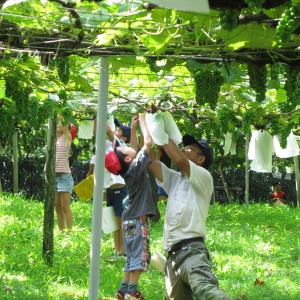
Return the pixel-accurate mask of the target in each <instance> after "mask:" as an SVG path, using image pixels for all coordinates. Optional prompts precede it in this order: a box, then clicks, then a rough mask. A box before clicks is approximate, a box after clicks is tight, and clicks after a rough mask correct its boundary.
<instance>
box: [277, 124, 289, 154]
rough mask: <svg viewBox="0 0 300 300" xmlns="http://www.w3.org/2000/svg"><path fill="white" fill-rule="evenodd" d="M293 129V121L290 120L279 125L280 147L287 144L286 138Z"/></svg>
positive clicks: (284, 146)
mask: <svg viewBox="0 0 300 300" xmlns="http://www.w3.org/2000/svg"><path fill="white" fill-rule="evenodd" d="M292 129H293V123H292V122H288V123H286V124H285V125H283V124H282V125H281V126H280V130H279V134H278V135H279V137H280V138H279V143H280V146H281V148H283V149H285V148H286V146H287V138H288V136H289V135H290V133H291V130H292Z"/></svg>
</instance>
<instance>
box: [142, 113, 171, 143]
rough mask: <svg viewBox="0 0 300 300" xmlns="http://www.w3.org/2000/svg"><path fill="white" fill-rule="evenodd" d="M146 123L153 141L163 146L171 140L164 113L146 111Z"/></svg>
mask: <svg viewBox="0 0 300 300" xmlns="http://www.w3.org/2000/svg"><path fill="white" fill-rule="evenodd" d="M146 124H147V127H148V130H149V133H150V135H151V137H152V140H153V142H154V143H155V144H156V145H159V146H162V145H165V144H167V143H168V142H169V136H168V134H167V133H166V130H165V118H164V115H163V113H161V112H157V113H154V114H151V113H146Z"/></svg>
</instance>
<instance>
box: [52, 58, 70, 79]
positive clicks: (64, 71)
mask: <svg viewBox="0 0 300 300" xmlns="http://www.w3.org/2000/svg"><path fill="white" fill-rule="evenodd" d="M55 64H56V68H57V74H58V77H59V79H60V81H61V82H62V83H64V84H67V83H68V82H69V78H70V63H69V57H68V56H57V57H56V59H55Z"/></svg>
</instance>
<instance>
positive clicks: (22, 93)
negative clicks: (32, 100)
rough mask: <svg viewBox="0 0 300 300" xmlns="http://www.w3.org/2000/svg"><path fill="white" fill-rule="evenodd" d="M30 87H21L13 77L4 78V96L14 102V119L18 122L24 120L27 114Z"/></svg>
mask: <svg viewBox="0 0 300 300" xmlns="http://www.w3.org/2000/svg"><path fill="white" fill-rule="evenodd" d="M31 92H32V89H31V88H30V87H23V86H22V85H21V83H20V82H19V81H18V78H16V77H14V76H13V75H9V76H6V77H5V96H6V97H7V98H10V99H12V100H13V101H14V102H15V107H16V117H17V118H18V121H20V120H22V119H26V118H27V116H28V113H29V106H28V104H29V95H30V93H31Z"/></svg>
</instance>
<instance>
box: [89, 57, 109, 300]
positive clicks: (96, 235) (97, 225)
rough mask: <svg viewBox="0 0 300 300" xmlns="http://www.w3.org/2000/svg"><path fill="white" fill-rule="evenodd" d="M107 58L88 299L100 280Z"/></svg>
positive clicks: (99, 123) (94, 298) (100, 111)
mask: <svg viewBox="0 0 300 300" xmlns="http://www.w3.org/2000/svg"><path fill="white" fill-rule="evenodd" d="M108 67H109V63H108V58H107V57H106V58H102V57H101V63H100V70H99V94H98V110H97V135H96V163H95V172H94V194H93V217H92V242H91V252H90V277H89V298H88V299H89V300H98V299H99V298H98V290H99V281H100V252H101V229H102V208H103V187H104V157H105V148H106V147H105V138H106V118H107V117H106V114H107V99H108V83H109V70H108Z"/></svg>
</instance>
